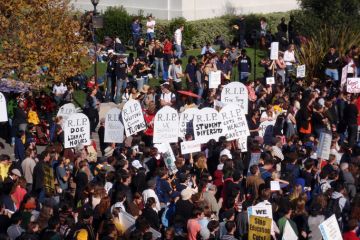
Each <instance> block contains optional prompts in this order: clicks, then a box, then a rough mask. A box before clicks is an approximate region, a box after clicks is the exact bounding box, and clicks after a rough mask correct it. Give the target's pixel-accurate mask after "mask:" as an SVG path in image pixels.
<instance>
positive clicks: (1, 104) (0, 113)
mask: <svg viewBox="0 0 360 240" xmlns="http://www.w3.org/2000/svg"><path fill="white" fill-rule="evenodd" d="M7 121H8V114H7V108H6V99H5V97H4V94H2V93H1V92H0V122H7Z"/></svg>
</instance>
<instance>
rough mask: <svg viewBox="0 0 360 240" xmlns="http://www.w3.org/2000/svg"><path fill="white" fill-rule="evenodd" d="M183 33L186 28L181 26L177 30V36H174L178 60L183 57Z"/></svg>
mask: <svg viewBox="0 0 360 240" xmlns="http://www.w3.org/2000/svg"><path fill="white" fill-rule="evenodd" d="M182 31H184V26H180V27H179V28H178V29H176V31H175V34H174V39H175V50H176V53H175V56H176V57H177V58H181V55H182V48H181V44H182Z"/></svg>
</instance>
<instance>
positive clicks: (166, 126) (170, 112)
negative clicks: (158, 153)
mask: <svg viewBox="0 0 360 240" xmlns="http://www.w3.org/2000/svg"><path fill="white" fill-rule="evenodd" d="M178 135H179V114H178V113H177V111H176V110H175V109H174V108H172V107H169V106H165V107H163V108H161V109H160V110H159V111H158V112H157V113H156V115H155V118H154V138H153V142H154V143H174V142H178Z"/></svg>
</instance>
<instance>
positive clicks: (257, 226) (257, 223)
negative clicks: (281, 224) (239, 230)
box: [248, 216, 272, 240]
mask: <svg viewBox="0 0 360 240" xmlns="http://www.w3.org/2000/svg"><path fill="white" fill-rule="evenodd" d="M271 221H272V219H270V218H264V217H257V216H250V223H249V238H248V239H249V240H270V239H271Z"/></svg>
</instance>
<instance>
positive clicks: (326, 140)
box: [316, 132, 332, 160]
mask: <svg viewBox="0 0 360 240" xmlns="http://www.w3.org/2000/svg"><path fill="white" fill-rule="evenodd" d="M331 141H332V135H331V134H330V133H326V132H322V133H321V134H320V138H319V146H318V148H317V152H316V154H317V157H318V158H320V159H325V160H329V156H330V147H331Z"/></svg>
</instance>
